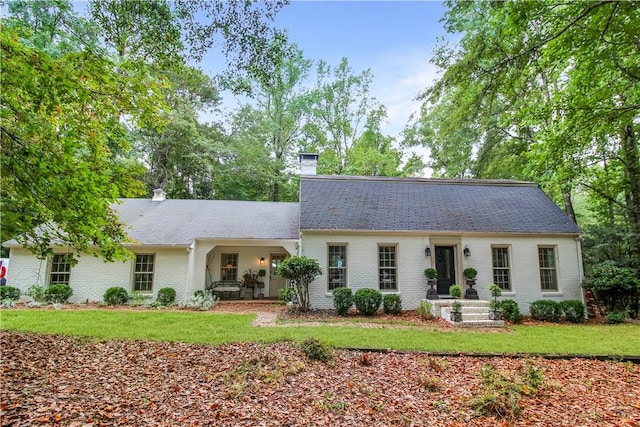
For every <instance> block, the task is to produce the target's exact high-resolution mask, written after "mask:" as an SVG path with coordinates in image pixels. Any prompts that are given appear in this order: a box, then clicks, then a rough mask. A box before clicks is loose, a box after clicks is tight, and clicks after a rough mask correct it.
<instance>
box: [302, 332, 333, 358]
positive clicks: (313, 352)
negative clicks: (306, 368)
mask: <svg viewBox="0 0 640 427" xmlns="http://www.w3.org/2000/svg"><path fill="white" fill-rule="evenodd" d="M300 349H301V350H302V352H303V353H304V354H305V356H307V357H308V358H309V359H310V360H318V361H320V362H328V361H329V360H330V359H331V358H332V357H333V349H332V348H331V347H330V346H327V345H324V344H322V343H321V342H320V341H318V340H317V339H316V338H309V339H307V340H304V341H303V342H302V344H300Z"/></svg>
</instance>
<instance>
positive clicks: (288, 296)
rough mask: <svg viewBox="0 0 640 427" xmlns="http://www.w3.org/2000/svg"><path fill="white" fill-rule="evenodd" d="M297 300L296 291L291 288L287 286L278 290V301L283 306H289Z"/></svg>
mask: <svg viewBox="0 0 640 427" xmlns="http://www.w3.org/2000/svg"><path fill="white" fill-rule="evenodd" d="M295 299H296V290H295V289H294V288H292V287H291V286H285V287H284V288H280V290H278V301H279V302H280V304H282V305H287V304H289V303H290V302H293V301H295Z"/></svg>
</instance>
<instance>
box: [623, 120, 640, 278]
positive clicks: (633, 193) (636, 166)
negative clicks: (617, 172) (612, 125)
mask: <svg viewBox="0 0 640 427" xmlns="http://www.w3.org/2000/svg"><path fill="white" fill-rule="evenodd" d="M621 136H622V138H621V145H622V147H621V148H622V150H621V151H622V157H623V160H624V165H625V167H626V170H627V179H628V185H629V187H628V190H629V191H628V192H627V212H628V217H629V229H630V231H631V242H630V243H631V254H632V256H633V258H634V259H636V260H640V154H639V153H638V138H637V137H636V133H635V131H634V126H633V124H631V123H630V124H628V125H626V126H625V127H624V129H623V131H622V135H621ZM635 267H640V265H636V266H635Z"/></svg>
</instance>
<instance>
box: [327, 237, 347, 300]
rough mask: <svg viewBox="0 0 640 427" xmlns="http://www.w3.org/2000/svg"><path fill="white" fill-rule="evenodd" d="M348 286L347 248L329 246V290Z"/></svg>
mask: <svg viewBox="0 0 640 427" xmlns="http://www.w3.org/2000/svg"><path fill="white" fill-rule="evenodd" d="M346 286H347V247H346V246H344V245H340V246H329V290H330V291H332V290H334V289H336V288H344V287H346Z"/></svg>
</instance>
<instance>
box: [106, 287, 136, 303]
mask: <svg viewBox="0 0 640 427" xmlns="http://www.w3.org/2000/svg"><path fill="white" fill-rule="evenodd" d="M102 299H103V301H104V302H105V303H106V304H107V305H123V304H126V303H127V300H128V299H129V294H128V293H127V290H126V289H125V288H121V287H120V286H114V287H112V288H109V289H107V290H106V291H105V292H104V295H103V296H102Z"/></svg>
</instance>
